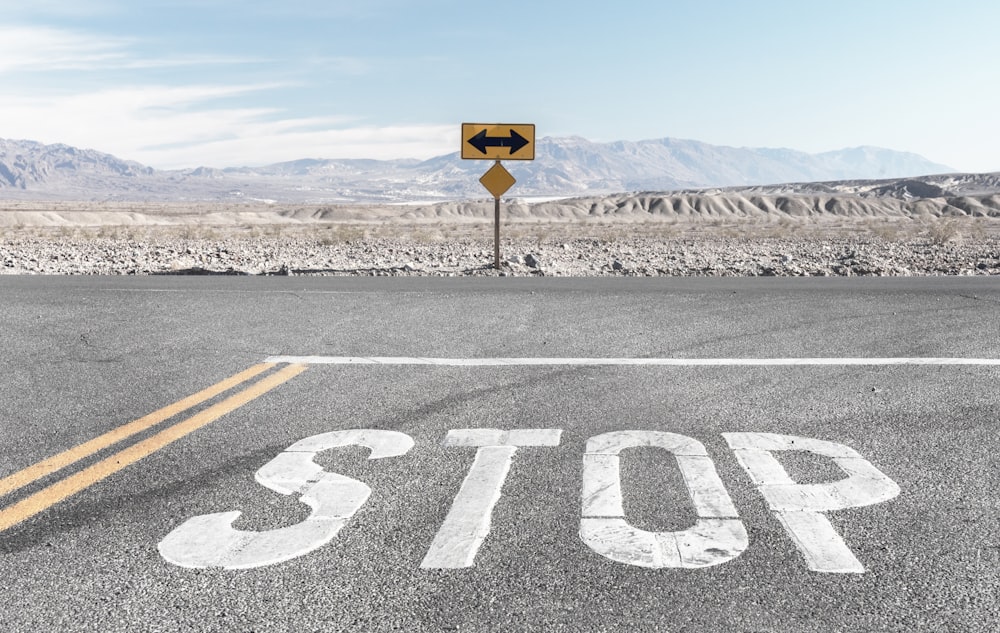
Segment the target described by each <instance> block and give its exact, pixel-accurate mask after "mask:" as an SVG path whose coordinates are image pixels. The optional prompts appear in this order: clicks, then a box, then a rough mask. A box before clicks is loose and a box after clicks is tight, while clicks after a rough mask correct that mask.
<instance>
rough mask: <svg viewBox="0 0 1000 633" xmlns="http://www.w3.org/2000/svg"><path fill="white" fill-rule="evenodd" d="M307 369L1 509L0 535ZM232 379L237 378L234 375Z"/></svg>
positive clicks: (273, 379)
mask: <svg viewBox="0 0 1000 633" xmlns="http://www.w3.org/2000/svg"><path fill="white" fill-rule="evenodd" d="M265 369H266V367H265ZM306 369H307V367H306V366H305V365H289V366H287V367H285V368H283V369H281V370H280V371H278V372H276V373H274V374H271V375H269V376H267V377H265V378H263V379H262V380H260V381H258V382H256V383H254V384H253V385H251V386H250V387H248V388H246V389H244V390H243V391H240V392H239V393H236V394H234V395H232V396H230V397H228V398H226V399H225V400H223V401H222V402H219V403H217V404H215V405H212V406H211V407H209V408H207V409H205V410H204V411H201V412H199V413H197V414H195V415H193V416H191V417H190V418H187V419H185V420H182V421H181V422H178V423H177V424H175V425H173V426H171V427H168V428H166V429H164V430H163V431H160V432H159V433H157V434H156V435H154V436H152V437H150V438H148V439H146V440H143V441H141V442H138V443H137V444H134V445H132V446H130V447H128V448H126V449H123V450H121V451H119V452H118V453H115V454H114V455H111V456H110V457H107V458H106V459H103V460H101V461H99V462H97V463H96V464H94V465H92V466H90V467H88V468H86V469H84V470H82V471H80V472H78V473H76V474H75V475H71V476H68V477H66V478H65V479H62V480H60V481H57V482H56V483H54V484H52V485H50V486H48V487H47V488H44V489H43V490H40V491H39V492H37V493H35V494H33V495H31V496H29V497H26V498H25V499H22V500H21V501H19V502H17V503H15V504H13V505H10V506H8V507H6V508H3V509H0V532H2V531H4V530H6V529H8V528H10V527H12V526H14V525H17V524H18V523H20V522H22V521H24V520H26V519H28V518H30V517H33V516H35V515H36V514H38V513H40V512H43V511H45V510H47V509H48V508H50V507H52V506H53V505H55V504H57V503H59V502H60V501H63V500H65V499H67V498H68V497H70V496H72V495H74V494H76V493H78V492H80V491H81V490H84V489H86V488H88V487H90V486H92V485H93V484H95V483H97V482H99V481H101V480H103V479H105V478H107V477H109V476H111V475H113V474H114V473H116V472H118V471H120V470H122V469H123V468H125V467H126V466H129V465H130V464H134V463H135V462H137V461H139V460H140V459H142V458H144V457H147V456H149V455H151V454H152V453H154V452H156V451H158V450H160V449H161V448H163V447H164V446H167V445H168V444H170V443H172V442H175V441H177V440H179V439H181V438H182V437H184V436H186V435H188V434H189V433H192V432H193V431H196V430H198V429H200V428H201V427H203V426H205V425H207V424H209V423H211V422H214V421H215V420H217V419H219V418H220V417H222V416H223V415H225V414H227V413H230V412H232V411H234V410H236V409H238V408H239V407H241V406H243V405H244V404H246V403H248V402H250V401H251V400H254V399H255V398H259V397H260V396H262V395H263V394H265V393H267V392H268V391H270V390H272V389H274V388H275V387H277V386H279V385H281V384H283V383H285V382H287V381H288V380H290V379H292V378H294V377H295V376H297V375H299V374H300V373H302V372H303V371H305V370H306ZM241 375H242V374H237V376H241ZM234 378H236V377H235V376H234ZM223 382H228V381H223ZM240 382H242V381H240ZM220 384H221V383H220ZM236 384H239V383H236ZM202 393H204V392H202ZM182 402H183V401H182Z"/></svg>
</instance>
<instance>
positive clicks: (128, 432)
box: [0, 363, 275, 495]
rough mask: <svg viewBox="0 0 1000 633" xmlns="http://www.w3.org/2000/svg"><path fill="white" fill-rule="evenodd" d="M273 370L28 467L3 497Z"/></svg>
mask: <svg viewBox="0 0 1000 633" xmlns="http://www.w3.org/2000/svg"><path fill="white" fill-rule="evenodd" d="M274 366H275V365H274V363H261V364H259V365H254V366H253V367H251V368H250V369H247V370H246V371H242V372H240V373H238V374H236V375H235V376H230V377H229V378H226V379H225V380H223V381H221V382H218V383H216V384H214V385H212V386H211V387H208V388H207V389H203V390H202V391H199V392H198V393H196V394H194V395H191V396H188V397H187V398H184V399H183V400H178V401H177V402H175V403H173V404H171V405H168V406H166V407H164V408H162V409H160V410H159V411H154V412H153V413H150V414H149V415H146V416H143V417H141V418H139V419H138V420H134V421H132V422H129V423H128V424H125V425H123V426H120V427H118V428H117V429H114V430H112V431H108V432H107V433H105V434H104V435H101V436H99V437H95V438H94V439H92V440H90V441H88V442H85V443H83V444H80V445H79V446H77V447H75V448H71V449H68V450H66V451H63V452H62V453H59V454H58V455H53V456H52V457H49V458H47V459H44V460H42V461H40V462H38V463H37V464H34V465H32V466H28V467H27V468H25V469H24V470H21V471H19V472H16V473H14V474H13V475H10V476H8V477H4V478H3V479H0V495H5V494H7V493H9V492H13V491H15V490H17V489H18V488H21V487H23V486H26V485H28V484H30V483H32V482H33V481H38V480H39V479H41V478H42V477H45V476H46V475H50V474H52V473H54V472H56V471H57V470H60V469H62V468H65V467H66V466H69V465H70V464H72V463H74V462H78V461H80V460H81V459H83V458H85V457H89V456H91V455H93V454H94V453H96V452H98V451H100V450H103V449H105V448H107V447H108V446H111V445H112V444H115V443H117V442H120V441H122V440H124V439H126V438H129V437H132V436H133V435H135V434H136V433H141V432H142V431H145V430H146V429H148V428H151V427H153V426H156V425H157V424H159V423H160V422H163V421H164V420H167V419H169V418H172V417H174V416H175V415H177V414H179V413H183V412H184V411H187V410H188V409H190V408H191V407H194V406H197V405H199V404H201V403H202V402H205V401H206V400H210V399H212V398H214V397H215V396H217V395H219V394H220V393H222V392H224V391H228V390H230V389H232V388H233V387H235V386H236V385H238V384H240V383H243V382H246V381H248V380H250V379H251V378H253V377H254V376H257V375H259V374H262V373H263V372H265V371H267V370H268V369H271V368H272V367H274Z"/></svg>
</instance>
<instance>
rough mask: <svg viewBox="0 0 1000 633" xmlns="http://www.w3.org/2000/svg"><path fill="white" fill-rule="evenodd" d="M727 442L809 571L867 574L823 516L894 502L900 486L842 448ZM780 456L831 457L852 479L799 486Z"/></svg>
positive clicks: (740, 438) (776, 439)
mask: <svg viewBox="0 0 1000 633" xmlns="http://www.w3.org/2000/svg"><path fill="white" fill-rule="evenodd" d="M722 437H724V438H725V439H726V442H727V443H728V444H729V447H730V448H731V449H733V452H734V453H735V454H736V460H737V461H738V462H739V463H740V465H741V466H743V469H744V470H746V471H747V474H748V475H750V478H751V479H752V480H753V482H754V483H755V484H757V488H758V489H759V490H760V493H761V495H763V496H764V499H765V500H766V501H767V503H768V505H769V506H771V510H772V511H773V512H774V516H775V517H776V518H777V519H778V521H779V522H780V523H781V524H782V525H783V526H784V528H785V531H787V532H788V535H789V536H790V537H791V539H792V540H793V541H794V542H795V545H796V546H797V547H798V548H799V551H800V552H802V555H803V556H804V557H805V559H806V564H807V565H808V566H809V569H811V570H813V571H820V572H832V573H864V571H865V568H864V565H862V564H861V562H860V561H859V560H858V559H857V558H855V556H854V554H853V553H852V552H851V549H850V548H849V547H848V546H847V544H846V543H845V542H844V539H842V538H841V537H840V535H839V534H837V530H836V529H834V527H833V525H831V523H830V521H829V519H827V518H826V516H824V514H823V513H824V512H828V511H832V510H844V509H847V508H858V507H861V506H868V505H874V504H876V503H882V502H883V501H888V500H889V499H892V498H894V497H896V496H897V495H898V494H899V492H900V490H899V486H898V485H896V482H894V481H893V480H891V479H889V478H888V477H887V476H885V474H883V473H882V472H881V471H880V470H878V469H877V468H875V467H874V466H872V464H871V462H869V461H868V460H866V459H864V458H863V457H861V455H859V454H858V452H857V451H855V450H854V449H852V448H849V447H847V446H844V445H843V444H837V443H836V442H827V441H824V440H815V439H810V438H804V437H795V436H791V435H778V434H775V433H723V434H722ZM776 451H808V452H810V453H814V454H816V455H822V456H824V457H829V458H831V459H832V460H833V462H834V463H835V464H836V465H837V466H839V467H840V469H841V470H843V471H844V472H845V473H846V474H847V477H846V478H845V479H841V480H839V481H835V482H832V483H825V484H797V483H795V482H794V481H793V480H792V478H791V477H789V476H788V473H787V472H785V469H784V468H782V466H781V464H780V463H779V462H778V460H777V458H776V457H775V456H774V452H776Z"/></svg>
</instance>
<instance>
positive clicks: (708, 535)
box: [158, 429, 900, 573]
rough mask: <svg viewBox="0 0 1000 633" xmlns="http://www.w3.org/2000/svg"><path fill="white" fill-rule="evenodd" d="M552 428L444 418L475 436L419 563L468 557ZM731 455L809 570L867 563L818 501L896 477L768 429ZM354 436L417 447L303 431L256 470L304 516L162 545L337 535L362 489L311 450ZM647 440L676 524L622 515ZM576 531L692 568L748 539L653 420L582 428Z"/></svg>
mask: <svg viewBox="0 0 1000 633" xmlns="http://www.w3.org/2000/svg"><path fill="white" fill-rule="evenodd" d="M561 433H562V431H561V430H560V429H517V430H501V429H453V430H451V431H449V432H448V434H447V436H446V437H445V440H444V444H445V445H446V446H452V447H475V448H476V449H477V452H476V457H475V460H474V461H473V464H472V466H471V468H470V470H469V473H468V475H467V476H466V478H465V481H464V482H463V484H462V486H461V488H460V489H459V491H458V493H457V495H456V497H455V500H454V502H453V503H452V507H451V510H450V511H449V512H448V515H447V517H446V518H445V521H444V523H443V524H442V526H441V528H440V529H439V530H438V532H437V535H436V536H435V537H434V540H433V541H432V543H431V544H430V547H429V550H428V552H427V555H426V556H425V557H424V560H423V561H422V562H421V564H420V567H421V568H424V569H455V568H464V567H472V566H474V565H475V557H476V553H477V551H478V549H479V547H480V545H481V544H482V543H483V542H484V541H485V539H486V538H487V536H488V535H489V532H490V521H491V518H492V512H493V508H494V506H495V504H496V502H497V501H498V500H499V499H500V496H501V490H502V487H503V484H504V482H505V480H506V479H507V476H508V474H509V472H510V469H511V465H512V463H513V458H514V454H515V453H516V451H517V450H518V448H524V447H544V448H553V447H557V446H558V445H559V442H560V435H561ZM723 437H724V438H725V439H726V441H727V443H728V444H729V446H730V448H732V449H733V451H734V452H735V454H736V457H737V460H738V461H739V463H740V464H741V465H742V466H743V468H744V469H745V470H746V471H747V473H748V474H749V475H750V477H751V479H752V480H753V482H754V483H755V484H756V485H757V487H758V489H759V490H760V492H761V494H762V495H763V496H764V498H765V500H766V501H767V503H768V505H769V506H770V508H771V509H772V511H773V512H774V514H775V517H776V518H777V519H778V521H779V522H780V523H781V524H782V526H783V527H784V528H785V530H786V531H787V533H788V535H789V536H790V538H791V539H792V541H793V542H794V543H795V545H796V546H797V547H798V549H799V551H800V552H801V553H802V555H803V557H804V558H805V561H806V565H807V566H808V568H809V569H811V570H813V571H816V572H826V573H864V571H865V568H864V566H863V565H862V563H861V562H860V561H858V559H857V558H856V557H855V556H854V554H853V552H852V551H851V549H850V548H849V547H848V545H847V544H846V543H845V542H844V540H843V539H842V538H841V536H840V535H839V534H838V533H837V531H836V530H835V529H834V528H833V526H832V525H831V524H830V522H829V520H828V519H827V518H826V516H825V514H824V513H826V512H830V511H834V510H842V509H846V508H852V507H861V506H866V505H873V504H876V503H881V502H883V501H887V500H889V499H892V498H893V497H895V496H896V495H898V494H899V492H900V489H899V486H898V485H896V483H895V482H893V481H892V479H890V478H889V477H887V476H886V475H885V474H883V473H882V472H881V471H880V470H878V469H877V468H876V467H875V466H874V465H872V464H871V463H870V462H869V461H868V460H866V459H864V458H863V457H862V456H861V455H860V454H858V453H857V451H855V450H854V449H852V448H850V447H848V446H844V445H843V444H838V443H835V442H829V441H825V440H816V439H810V438H803V437H796V436H791V435H779V434H774V433H724V434H723ZM346 446H361V447H365V448H368V449H370V451H371V454H370V456H369V459H382V458H388V457H401V456H403V455H406V454H407V453H408V452H409V451H410V449H411V448H412V447H413V446H414V441H413V439H412V438H411V437H410V436H408V435H406V434H405V433H401V432H398V431H386V430H377V429H353V430H341V431H332V432H329V433H322V434H320V435H315V436H312V437H308V438H305V439H303V440H300V441H299V442H296V443H295V444H293V445H291V446H290V447H288V448H287V449H286V450H285V451H283V452H282V453H280V454H279V455H278V456H276V457H275V458H274V459H273V460H271V461H270V462H268V463H267V464H265V465H264V466H263V467H262V468H261V469H260V470H258V471H257V473H256V475H255V478H256V480H257V481H258V482H259V483H260V484H261V485H263V486H266V487H267V488H269V489H271V490H274V491H276V492H279V493H281V494H286V495H288V494H293V493H298V494H299V495H301V496H300V497H299V500H300V501H301V502H302V503H305V504H307V505H309V507H310V508H312V513H311V514H310V516H309V517H307V518H306V519H305V520H303V521H302V522H300V523H298V524H295V525H292V526H288V527H284V528H279V529H275V530H270V531H262V532H243V531H239V530H235V529H233V528H232V523H233V522H234V521H236V520H237V519H238V518H239V517H240V512H239V511H227V512H220V513H215V514H207V515H202V516H196V517H193V518H190V519H188V520H187V521H185V522H184V523H182V524H181V525H180V526H178V527H177V528H175V529H174V530H173V531H171V532H170V533H169V534H168V535H167V536H166V537H165V538H164V539H163V540H162V541H161V542H160V544H159V546H158V549H159V551H160V554H161V556H162V557H163V558H164V559H165V560H167V561H169V562H171V563H173V564H175V565H179V566H182V567H189V568H204V567H222V568H225V569H245V568H252V567H262V566H266V565H272V564H275V563H279V562H283V561H287V560H290V559H293V558H296V557H298V556H302V555H304V554H307V553H309V552H311V551H313V550H315V549H317V548H319V547H321V546H323V545H324V544H326V543H329V542H330V541H331V540H332V539H333V538H335V537H336V535H337V533H338V532H339V531H340V529H341V528H342V527H343V526H344V525H345V524H346V523H347V522H348V521H349V520H350V519H351V518H352V517H353V516H354V514H355V513H356V512H357V511H358V510H359V509H360V508H361V507H362V506H363V505H364V504H365V502H366V501H367V500H368V497H369V495H370V493H371V489H370V488H369V487H368V486H367V484H364V483H363V482H360V481H358V480H356V479H353V478H350V477H346V476H343V475H340V474H336V473H331V472H327V471H325V470H323V468H321V467H320V466H319V465H318V464H316V463H315V461H313V457H315V455H316V454H317V453H318V452H320V451H323V450H328V449H333V448H338V447H346ZM635 447H653V448H660V449H663V450H666V451H668V452H670V453H672V454H673V455H674V456H675V458H676V460H677V465H678V467H679V468H680V470H681V473H682V475H683V477H684V482H685V485H686V487H687V492H688V496H689V498H690V500H691V502H692V503H693V504H694V507H695V510H696V511H697V515H698V520H697V521H696V523H695V525H694V526H692V527H691V528H688V529H686V530H681V531H675V532H650V531H645V530H641V529H639V528H636V527H634V526H633V525H631V524H630V523H629V522H628V520H627V519H626V518H625V511H624V507H623V502H622V489H621V476H620V457H619V453H620V452H621V451H622V450H624V449H626V448H635ZM787 450H800V451H806V452H809V453H813V454H815V455H819V456H822V457H827V458H830V459H832V460H833V462H834V463H835V464H836V465H837V466H838V467H839V468H840V469H841V470H842V471H843V472H844V473H845V474H846V475H847V477H846V478H844V479H841V480H838V481H834V482H830V483H824V484H799V483H796V482H795V481H794V480H792V478H791V477H790V476H789V475H788V473H787V472H785V470H784V468H782V466H781V464H780V462H779V461H778V460H777V459H776V458H775V457H774V454H773V453H774V452H778V451H787ZM581 500H582V509H581V519H580V527H579V536H580V538H581V539H582V540H583V542H584V543H586V544H587V546H588V547H589V548H590V549H591V550H593V551H594V552H596V553H597V554H600V555H601V556H604V557H606V558H608V559H610V560H614V561H617V562H620V563H624V564H627V565H635V566H639V567H648V568H656V569H660V568H688V569H690V568H699V567H710V566H714V565H719V564H722V563H725V562H727V561H730V560H732V559H734V558H736V557H737V556H739V555H740V554H742V553H743V551H745V550H746V549H747V548H748V547H749V539H748V536H747V532H746V528H745V527H744V525H743V521H742V520H741V519H740V518H739V515H738V512H737V510H736V507H735V506H734V505H733V502H732V499H731V498H730V496H729V493H728V492H727V491H726V488H725V485H724V484H723V482H722V480H721V479H720V478H719V476H718V474H717V473H716V470H715V465H714V462H713V461H712V458H711V457H709V455H708V452H707V451H706V449H705V447H704V446H703V445H702V444H701V443H700V442H698V441H697V440H695V439H693V438H690V437H687V436H684V435H680V434H676V433H667V432H661V431H617V432H612V433H605V434H602V435H598V436H596V437H592V438H590V440H588V441H587V448H586V453H585V454H584V457H583V480H582V492H581Z"/></svg>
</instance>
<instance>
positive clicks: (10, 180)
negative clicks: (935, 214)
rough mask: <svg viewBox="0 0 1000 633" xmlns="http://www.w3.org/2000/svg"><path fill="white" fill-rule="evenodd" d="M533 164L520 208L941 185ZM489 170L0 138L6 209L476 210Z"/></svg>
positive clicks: (757, 167) (732, 160)
mask: <svg viewBox="0 0 1000 633" xmlns="http://www.w3.org/2000/svg"><path fill="white" fill-rule="evenodd" d="M535 156H536V160H534V161H530V162H529V161H509V162H507V163H505V166H506V167H507V168H508V169H509V170H510V172H511V173H512V174H513V175H514V177H515V178H516V179H517V184H515V185H514V187H513V188H512V189H511V190H510V191H509V192H508V195H511V196H515V197H549V196H551V197H567V196H583V195H590V196H593V195H601V194H611V193H623V192H631V191H677V190H690V189H701V188H711V187H748V186H757V185H776V184H780V183H806V182H813V183H815V182H824V181H846V180H862V179H890V178H905V177H911V176H920V175H926V174H943V173H949V172H953V171H954V170H953V169H951V168H950V167H948V166H946V165H941V164H938V163H934V162H931V161H929V160H928V159H926V158H924V157H922V156H919V155H917V154H912V153H908V152H898V151H893V150H889V149H882V148H877V147H855V148H850V149H843V150H838V151H832V152H824V153H819V154H809V153H805V152H800V151H796V150H791V149H768V148H735V147H726V146H719V145H710V144H708V143H702V142H699V141H692V140H680V139H673V138H663V139H656V140H647V141H635V142H632V141H615V142H610V143H596V142H592V141H588V140H586V139H583V138H580V137H567V138H552V137H546V138H542V139H539V141H538V142H537V144H536V149H535ZM489 167H490V163H489V162H488V161H472V160H462V159H461V158H460V154H459V152H455V153H452V154H446V155H443V156H438V157H435V158H431V159H428V160H422V161H421V160H414V159H400V160H364V159H340V160H337V159H303V160H296V161H291V162H282V163H276V164H273V165H267V166H262V167H228V168H212V167H198V168H194V169H183V170H157V169H153V168H152V167H147V166H145V165H141V164H139V163H136V162H133V161H128V160H123V159H120V158H117V157H115V156H112V155H110V154H106V153H102V152H99V151H95V150H91V149H79V148H75V147H70V146H68V145H62V144H57V145H45V144H41V143H37V142H34V141H18V140H3V139H0V198H7V199H34V200H77V201H104V200H108V201H252V200H257V201H260V200H264V201H275V202H295V203H336V202H371V203H387V202H413V201H446V200H463V199H481V198H485V197H488V196H489V194H488V193H487V192H486V190H485V189H484V188H483V187H482V185H480V183H479V182H478V179H479V177H480V176H481V175H482V174H483V173H484V172H485V171H486V170H487V169H488V168H489Z"/></svg>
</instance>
